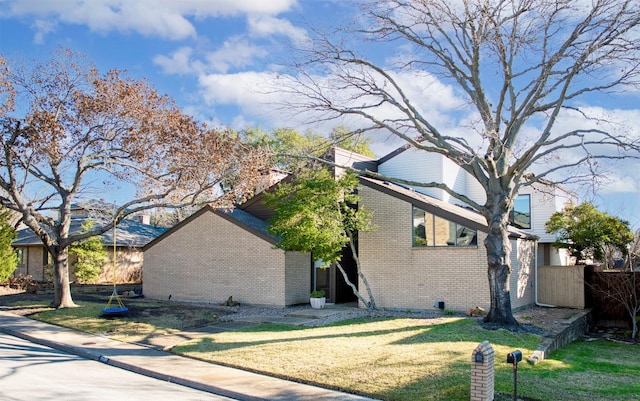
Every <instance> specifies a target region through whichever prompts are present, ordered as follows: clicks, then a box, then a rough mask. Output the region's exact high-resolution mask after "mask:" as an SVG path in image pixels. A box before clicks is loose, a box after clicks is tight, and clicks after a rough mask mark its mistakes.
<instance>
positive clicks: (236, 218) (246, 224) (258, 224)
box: [143, 205, 278, 251]
mask: <svg viewBox="0 0 640 401" xmlns="http://www.w3.org/2000/svg"><path fill="white" fill-rule="evenodd" d="M205 213H213V214H215V215H217V216H220V217H222V218H223V219H225V220H227V221H229V222H230V223H232V224H235V225H236V226H238V227H240V228H242V229H243V230H246V231H248V232H250V233H252V234H253V235H255V236H257V237H259V238H262V239H263V240H265V241H267V242H269V243H270V244H273V245H275V244H276V243H277V242H278V239H277V237H274V236H273V235H271V234H269V231H268V224H267V222H265V221H264V220H261V219H259V218H257V217H255V216H253V215H252V214H250V213H248V212H245V211H244V210H241V209H238V208H233V209H216V208H214V207H213V206H210V205H205V206H203V207H202V208H201V209H200V210H198V211H197V212H195V213H193V214H192V215H191V216H189V217H187V218H186V219H184V220H182V221H181V222H179V223H178V224H176V225H175V226H173V227H171V228H170V229H169V230H167V231H165V232H164V233H163V234H162V235H160V236H158V237H157V238H155V239H154V240H153V241H151V242H149V243H148V244H147V245H145V246H144V248H143V250H144V251H146V250H148V249H149V248H151V247H153V246H154V245H156V244H157V243H159V242H161V241H162V240H164V239H165V238H167V237H168V236H170V235H172V234H173V233H175V232H176V231H178V230H180V229H181V228H182V227H184V226H186V225H188V224H189V223H191V222H192V221H193V220H195V219H197V218H198V217H200V216H202V215H203V214H205Z"/></svg>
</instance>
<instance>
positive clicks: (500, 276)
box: [484, 224, 519, 326]
mask: <svg viewBox="0 0 640 401" xmlns="http://www.w3.org/2000/svg"><path fill="white" fill-rule="evenodd" d="M484 244H485V247H486V249H487V261H488V277H489V293H490V297H491V309H490V310H489V314H488V315H487V317H486V318H485V319H484V321H485V322H487V323H498V324H500V325H506V326H518V325H519V324H518V321H517V320H516V319H515V318H514V317H513V313H512V311H511V292H510V288H509V276H510V275H511V260H510V258H511V242H509V233H508V231H507V228H506V226H503V225H493V224H492V225H490V226H489V233H488V235H487V238H486V239H485V241H484Z"/></svg>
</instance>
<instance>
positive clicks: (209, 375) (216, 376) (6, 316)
mask: <svg viewBox="0 0 640 401" xmlns="http://www.w3.org/2000/svg"><path fill="white" fill-rule="evenodd" d="M0 331H1V332H4V333H6V334H9V335H12V336H15V337H18V338H22V339H25V340H28V341H31V342H34V343H36V344H41V345H45V346H48V347H51V348H55V349H58V350H61V351H64V352H67V353H70V354H74V355H78V356H81V357H83V358H87V359H92V360H96V361H100V362H102V363H105V364H108V365H111V366H115V367H119V368H123V369H127V370H129V371H132V372H135V373H140V374H143V375H146V376H150V377H153V378H156V379H160V380H164V381H168V382H172V383H177V384H181V385H185V386H188V387H192V388H195V389H198V390H203V391H207V392H210V393H214V394H218V395H221V396H225V397H230V398H234V399H237V400H240V401H267V400H268V401H371V399H370V398H366V397H361V396H357V395H353V394H348V393H343V392H339V391H333V390H328V389H324V388H320V387H316V386H311V385H307V384H302V383H296V382H293V381H288V380H282V379H277V378H273V377H270V376H265V375H259V374H256V373H251V372H246V371H243V370H239V369H233V368H228V367H224V366H219V365H215V364H212V363H207V362H203V361H197V360H194V359H191V358H185V357H181V356H177V355H173V354H171V353H168V352H165V351H161V350H158V349H155V348H153V347H146V346H143V345H138V344H130V343H123V342H119V341H115V340H111V339H109V338H107V337H103V336H96V335H91V334H86V333H81V332H78V331H75V330H71V329H67V328H64V327H59V326H54V325H51V324H47V323H43V322H39V321H36V320H32V319H29V318H26V317H23V316H18V315H15V314H12V313H9V312H5V311H0Z"/></svg>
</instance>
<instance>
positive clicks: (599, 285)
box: [538, 266, 640, 325]
mask: <svg viewBox="0 0 640 401" xmlns="http://www.w3.org/2000/svg"><path fill="white" fill-rule="evenodd" d="M620 291H622V292H623V293H625V294H629V296H634V295H635V296H636V297H638V298H640V272H636V273H632V272H621V271H600V270H598V268H597V267H594V266H541V267H538V302H539V303H541V304H546V305H553V306H557V307H564V308H576V309H584V308H590V309H591V310H592V317H593V319H594V320H595V321H599V322H601V323H607V324H613V325H626V324H627V323H629V322H630V320H629V319H630V317H629V314H628V312H627V310H626V309H625V307H624V304H623V303H622V302H621V301H620V298H621V295H619V294H618V293H619V292H620ZM617 294H618V295H617ZM627 302H634V301H632V300H627ZM636 302H638V303H639V304H636V306H640V300H638V301H636Z"/></svg>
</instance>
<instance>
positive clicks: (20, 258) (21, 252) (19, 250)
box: [16, 248, 24, 265]
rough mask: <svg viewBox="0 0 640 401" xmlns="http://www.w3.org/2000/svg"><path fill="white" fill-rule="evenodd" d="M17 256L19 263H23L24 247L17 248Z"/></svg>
mask: <svg viewBox="0 0 640 401" xmlns="http://www.w3.org/2000/svg"><path fill="white" fill-rule="evenodd" d="M16 256H17V257H18V264H19V265H23V264H24V248H17V249H16Z"/></svg>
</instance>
